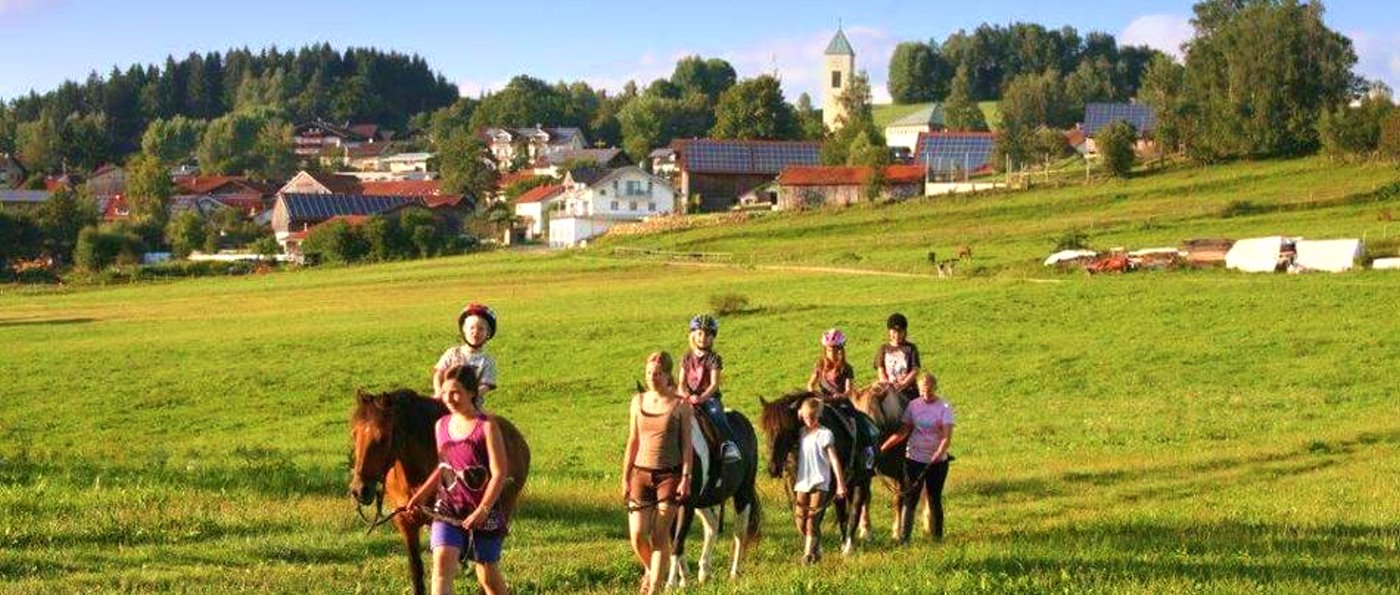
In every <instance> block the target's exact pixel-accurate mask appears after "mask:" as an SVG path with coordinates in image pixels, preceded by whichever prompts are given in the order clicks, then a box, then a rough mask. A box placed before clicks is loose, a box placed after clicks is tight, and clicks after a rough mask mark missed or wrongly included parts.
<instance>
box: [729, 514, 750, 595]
mask: <svg viewBox="0 0 1400 595" xmlns="http://www.w3.org/2000/svg"><path fill="white" fill-rule="evenodd" d="M753 512H754V510H753V503H751V502H744V501H742V500H741V499H740V498H737V497H736V498H734V559H733V560H731V561H730V562H729V578H730V579H731V580H733V579H735V578H738V576H739V560H740V559H741V558H743V557H744V545H745V543H746V542H747V540H748V533H749V515H751V514H753Z"/></svg>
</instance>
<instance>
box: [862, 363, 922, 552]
mask: <svg viewBox="0 0 1400 595" xmlns="http://www.w3.org/2000/svg"><path fill="white" fill-rule="evenodd" d="M851 404H852V405H855V407H856V409H858V410H860V412H861V413H864V414H866V415H868V416H870V419H871V421H874V422H875V427H876V428H879V429H880V443H881V444H883V443H884V442H885V440H886V439H887V438H889V437H890V435H891V434H893V433H895V432H896V431H897V430H899V426H900V417H901V416H903V415H904V408H905V407H907V406H909V399H908V398H906V397H904V396H903V395H901V394H900V393H899V391H896V390H894V389H893V388H892V387H890V386H889V385H888V384H883V383H879V382H877V383H875V384H872V385H870V386H868V387H865V388H863V389H860V390H857V391H855V394H853V395H852V396H851ZM900 453H901V451H900V450H899V449H895V450H892V451H889V452H880V453H877V454H876V456H875V473H876V474H877V475H879V476H880V479H881V481H882V482H883V483H884V484H885V487H887V488H889V489H890V493H891V494H892V495H893V500H894V527H893V529H891V533H890V535H891V536H892V537H893V538H894V539H899V515H900V511H902V510H903V507H902V506H900V502H899V500H900V496H901V493H900V490H901V485H900V483H901V481H902V480H903V478H904V455H902V454H900ZM869 534H870V517H869V515H867V516H864V517H862V518H861V519H860V535H861V537H862V538H864V537H867V536H868V535H869Z"/></svg>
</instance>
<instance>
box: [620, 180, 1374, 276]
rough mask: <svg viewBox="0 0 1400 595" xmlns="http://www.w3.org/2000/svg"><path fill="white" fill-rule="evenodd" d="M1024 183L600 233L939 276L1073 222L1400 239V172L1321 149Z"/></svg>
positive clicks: (1022, 252)
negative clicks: (642, 231) (683, 227)
mask: <svg viewBox="0 0 1400 595" xmlns="http://www.w3.org/2000/svg"><path fill="white" fill-rule="evenodd" d="M1059 183H1060V184H1062V185H1058V186H1056V187H1046V188H1039V189H1034V190H1032V191H1027V192H990V193H981V194H961V195H954V196H942V197H930V198H923V199H916V200H911V201H905V202H901V203H878V204H869V203H867V204H862V205H857V206H854V207H849V208H827V209H816V210H811V211H806V212H800V213H783V214H780V215H755V216H754V217H753V220H751V221H750V222H748V223H747V224H745V225H727V224H726V225H710V226H700V227H696V228H694V229H691V230H687V231H684V232H681V233H670V234H662V235H651V236H623V237H619V238H616V239H605V240H604V241H602V242H599V244H600V245H602V246H604V247H618V246H625V247H631V248H651V249H660V250H670V251H684V252H717V253H724V254H727V255H730V256H731V257H732V258H734V259H736V260H737V261H739V262H744V263H753V264H765V265H771V264H802V265H814V266H827V267H856V268H864V269H879V270H887V271H898V272H909V273H933V272H934V267H933V266H932V264H931V263H930V262H929V260H928V253H929V252H930V251H932V252H935V253H936V254H937V255H938V258H940V259H945V258H952V257H953V256H955V255H956V253H957V248H958V247H959V246H962V245H967V246H969V247H971V249H972V253H973V258H972V259H971V260H970V261H967V262H964V263H962V264H961V265H960V266H961V267H962V269H963V272H964V273H965V274H970V275H979V276H1005V277H1012V278H1016V277H1024V276H1026V275H1039V274H1044V271H1043V269H1042V267H1040V262H1042V261H1043V260H1044V258H1045V257H1046V256H1047V255H1049V254H1050V253H1051V252H1053V251H1054V247H1055V244H1056V240H1057V239H1058V238H1059V237H1061V236H1063V235H1065V233H1066V232H1069V231H1071V230H1081V231H1083V232H1085V233H1087V234H1088V235H1089V241H1090V243H1091V244H1092V245H1093V246H1094V247H1096V248H1099V249H1108V248H1113V247H1125V248H1128V249H1130V250H1131V249H1136V248H1153V247H1161V246H1167V247H1175V246H1178V245H1180V243H1181V242H1182V241H1183V240H1186V239H1189V238H1235V239H1238V238H1244V237H1257V236H1265V235H1288V236H1303V237H1310V238H1334V237H1358V238H1363V239H1366V240H1368V241H1370V242H1372V243H1377V245H1384V244H1386V242H1391V243H1393V242H1394V239H1395V238H1396V237H1400V223H1395V222H1390V221H1385V220H1383V219H1384V217H1385V216H1386V215H1387V214H1390V216H1391V217H1392V218H1393V217H1394V212H1396V211H1400V169H1397V168H1396V167H1395V166H1394V165H1393V164H1373V165H1364V166H1339V165H1336V164H1333V163H1331V162H1329V161H1328V160H1327V159H1324V158H1310V159H1296V160H1279V161H1265V162H1259V163H1239V164H1229V165H1219V166H1211V167H1184V166H1170V167H1167V168H1164V169H1149V170H1144V171H1142V172H1141V173H1140V174H1139V175H1138V177H1136V178H1134V179H1131V180H1127V181H1119V180H1114V181H1099V182H1095V183H1091V184H1088V185H1085V184H1083V183H1082V182H1080V181H1076V182H1073V183H1067V184H1066V183H1065V182H1064V181H1063V179H1062V178H1061V179H1059Z"/></svg>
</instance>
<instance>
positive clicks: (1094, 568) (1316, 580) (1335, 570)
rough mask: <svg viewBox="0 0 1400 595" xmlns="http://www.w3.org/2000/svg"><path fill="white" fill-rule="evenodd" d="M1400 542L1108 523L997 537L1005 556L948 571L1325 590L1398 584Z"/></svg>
mask: <svg viewBox="0 0 1400 595" xmlns="http://www.w3.org/2000/svg"><path fill="white" fill-rule="evenodd" d="M1397 537H1400V528H1397V527H1389V528H1385V527H1375V526H1365V525H1352V524H1338V525H1325V526H1316V527H1299V526H1290V525H1285V524H1275V523H1243V522H1233V521H1223V522H1205V523H1200V524H1165V523H1142V522H1126V523H1100V524H1089V525H1078V526H1072V527H1060V528H1055V529H1049V530H1044V531H1031V532H1015V533H1011V534H1008V535H1005V536H999V537H996V538H993V539H991V540H990V543H991V545H992V546H993V549H994V550H1002V551H1004V553H1001V552H999V553H996V554H994V555H992V556H990V557H987V558H984V559H966V558H964V559H959V560H954V561H950V566H952V567H953V568H957V569H964V570H967V571H970V572H974V573H984V574H986V575H991V576H1007V577H1013V576H1024V575H1027V574H1031V575H1042V576H1048V577H1063V576H1067V575H1066V573H1067V572H1068V576H1077V577H1096V576H1098V577H1103V576H1107V577H1112V578H1115V579H1117V578H1122V579H1123V580H1129V581H1132V582H1136V583H1140V584H1141V583H1146V584H1152V583H1153V582H1155V581H1173V583H1175V584H1180V583H1189V584H1201V583H1205V582H1214V581H1240V580H1244V581H1249V582H1253V583H1261V584H1262V583H1277V582H1281V581H1286V582H1290V583H1293V584H1294V585H1300V584H1301V585H1309V586H1310V587H1311V588H1316V589H1317V592H1323V591H1326V590H1328V588H1329V587H1335V586H1336V585H1338V584H1341V583H1349V584H1374V585H1377V586H1380V585H1386V584H1389V585H1392V586H1393V585H1394V584H1395V581H1396V580H1397V579H1400V567H1397V564H1396V560H1395V558H1394V550H1393V549H1391V546H1390V545H1388V544H1394V543H1395V540H1396V539H1397ZM998 545H1000V546H1004V549H1003V548H998V547H997V546H998ZM1088 580H1098V579H1094V578H1088Z"/></svg>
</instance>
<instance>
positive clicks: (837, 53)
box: [818, 27, 856, 130]
mask: <svg viewBox="0 0 1400 595" xmlns="http://www.w3.org/2000/svg"><path fill="white" fill-rule="evenodd" d="M855 72H856V52H855V50H853V49H851V41H850V40H848V39H846V33H845V32H844V31H842V30H841V29H840V28H839V27H838V28H837V29H836V36H835V37H832V38H831V43H828V44H827V45H826V55H825V56H823V57H822V75H821V78H820V79H818V80H819V82H820V83H821V86H822V123H823V124H825V125H826V128H827V130H836V128H837V127H838V126H840V124H838V123H837V120H838V119H840V118H841V116H842V115H843V114H844V113H845V112H843V111H842V110H841V94H842V93H844V92H845V91H846V89H847V88H849V87H850V86H851V76H853V75H855Z"/></svg>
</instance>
